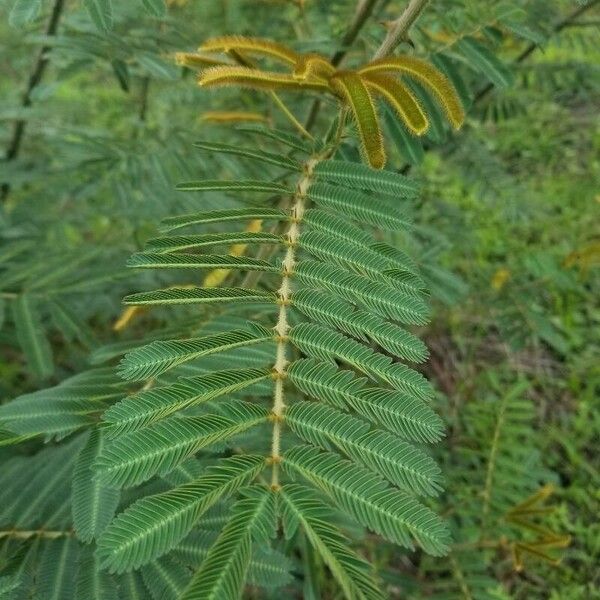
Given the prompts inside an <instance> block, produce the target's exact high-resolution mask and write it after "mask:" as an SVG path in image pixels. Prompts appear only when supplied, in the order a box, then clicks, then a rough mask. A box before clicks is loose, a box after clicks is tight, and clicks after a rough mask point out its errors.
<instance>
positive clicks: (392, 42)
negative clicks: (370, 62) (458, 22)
mask: <svg viewBox="0 0 600 600" xmlns="http://www.w3.org/2000/svg"><path fill="white" fill-rule="evenodd" d="M428 2H429V0H410V2H409V4H408V6H407V7H406V10H405V11H404V12H403V13H402V14H401V15H400V16H399V17H398V18H397V19H396V20H395V21H392V23H391V25H390V29H389V31H388V34H387V36H386V38H385V39H384V40H383V43H382V44H381V46H379V49H378V50H377V52H375V56H374V57H373V58H374V59H377V58H385V57H386V56H388V55H389V54H391V53H392V52H393V51H394V49H395V48H396V46H398V44H400V43H401V42H402V41H404V39H405V38H406V34H407V33H408V30H409V29H410V28H411V26H412V24H413V23H414V22H415V21H416V20H417V19H418V17H419V15H420V14H421V12H422V11H423V9H424V8H425V6H427V3H428Z"/></svg>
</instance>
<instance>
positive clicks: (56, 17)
mask: <svg viewBox="0 0 600 600" xmlns="http://www.w3.org/2000/svg"><path fill="white" fill-rule="evenodd" d="M64 4H65V2H64V0H55V2H54V6H53V7H52V12H51V13H50V19H49V20H48V25H47V26H46V36H53V35H56V30H57V28H58V23H59V21H60V17H61V15H62V12H63V8H64ZM50 49H51V47H50V46H48V45H46V46H42V48H41V49H40V52H39V54H38V57H37V60H36V62H35V64H34V66H33V70H32V71H31V74H30V75H29V80H28V82H27V87H26V88H25V92H24V93H23V97H22V100H21V107H22V108H27V107H28V106H31V102H32V101H31V95H32V92H33V90H34V89H35V87H36V86H37V85H38V84H39V83H40V81H41V80H42V77H43V76H44V72H45V71H46V67H47V66H48V53H49V52H50ZM26 125H27V121H26V120H25V119H17V120H16V121H15V124H14V129H13V134H12V136H11V138H10V142H9V144H8V148H7V150H6V156H5V160H6V161H7V162H9V161H11V160H15V159H16V158H17V157H18V156H19V152H20V150H21V144H22V142H23V136H24V134H25V126H26ZM9 193H10V185H9V184H8V183H3V184H2V189H1V191H0V199H2V201H5V200H6V198H7V197H8V194H9Z"/></svg>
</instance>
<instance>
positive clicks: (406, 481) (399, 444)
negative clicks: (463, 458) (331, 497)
mask: <svg viewBox="0 0 600 600" xmlns="http://www.w3.org/2000/svg"><path fill="white" fill-rule="evenodd" d="M286 423H288V424H289V425H290V427H291V428H292V430H293V431H294V432H295V433H296V434H298V435H299V436H300V437H301V438H303V439H304V440H305V441H307V442H309V443H311V444H313V445H316V446H320V447H321V448H324V449H325V450H330V449H335V448H338V449H340V450H342V451H343V452H344V453H345V454H347V455H348V457H350V458H351V459H353V460H354V461H356V462H357V463H359V464H362V465H363V466H365V467H367V468H370V469H371V470H372V471H373V472H374V473H379V474H381V475H383V476H384V477H385V478H386V479H387V480H388V481H389V482H390V483H392V484H393V485H396V486H398V487H400V488H402V489H404V490H407V491H409V492H413V493H415V494H426V495H436V494H437V493H439V491H440V489H441V488H440V485H439V481H440V470H439V468H438V467H437V465H436V464H435V462H434V461H433V460H432V459H431V457H429V456H428V455H427V454H425V453H424V452H422V451H421V450H418V449H417V448H415V447H414V446H412V445H411V444H408V443H406V442H403V441H401V440H398V439H397V438H396V437H395V436H393V435H391V434H389V433H387V432H384V431H374V430H371V431H369V426H368V424H367V423H365V422H364V421H361V420H360V419H357V418H355V417H352V416H350V415H347V414H344V413H342V412H339V411H337V410H335V409H334V408H330V407H328V406H321V405H319V404H314V403H311V402H296V403H295V404H294V405H293V406H291V407H290V408H289V410H288V411H287V412H286Z"/></svg>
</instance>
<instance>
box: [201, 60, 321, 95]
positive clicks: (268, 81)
mask: <svg viewBox="0 0 600 600" xmlns="http://www.w3.org/2000/svg"><path fill="white" fill-rule="evenodd" d="M198 83H199V85H201V86H202V87H220V86H227V85H239V86H241V87H247V88H250V89H266V90H277V89H282V90H315V91H319V92H326V91H327V90H328V87H327V85H326V84H324V83H320V82H317V81H312V80H311V81H305V80H301V79H294V77H292V76H291V75H287V74H285V73H272V72H268V71H261V70H259V69H251V68H249V67H238V66H233V67H229V66H227V67H211V68H210V69H207V70H206V71H204V72H203V73H202V74H201V75H200V77H199V78H198Z"/></svg>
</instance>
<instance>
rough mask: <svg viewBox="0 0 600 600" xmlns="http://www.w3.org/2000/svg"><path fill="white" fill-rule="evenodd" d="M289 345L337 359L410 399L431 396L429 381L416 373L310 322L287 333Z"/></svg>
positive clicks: (322, 358)
mask: <svg viewBox="0 0 600 600" xmlns="http://www.w3.org/2000/svg"><path fill="white" fill-rule="evenodd" d="M289 337H290V340H291V342H292V343H293V344H294V345H295V346H297V347H298V348H299V349H300V350H302V351H303V352H305V353H307V354H308V355H309V356H312V357H314V358H318V359H320V360H324V361H328V362H330V361H332V360H334V359H338V360H341V361H344V362H347V363H348V364H350V365H352V366H353V367H355V368H357V369H359V370H360V371H362V372H363V373H365V374H367V375H369V376H371V377H373V378H380V379H382V380H383V381H385V382H387V383H389V384H390V385H392V386H393V387H395V388H396V389H398V390H400V391H402V392H406V393H407V394H409V395H411V396H415V397H417V398H421V399H428V398H430V397H431V396H432V389H431V386H430V384H429V382H428V381H427V380H426V379H425V378H424V377H423V376H422V375H421V374H420V373H418V372H417V371H413V370H412V369H409V368H408V367H407V366H405V365H403V364H400V363H393V362H392V359H391V358H390V357H388V356H385V355H384V354H379V353H378V352H374V351H373V350H372V349H371V348H368V347H367V346H364V345H363V344H361V343H359V342H357V341H355V340H353V339H351V338H348V337H346V336H345V335H343V334H341V333H338V332H337V331H333V330H332V329H328V328H327V327H323V326H322V325H315V324H312V323H300V324H299V325H296V326H295V327H293V328H292V329H291V331H290V334H289Z"/></svg>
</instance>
